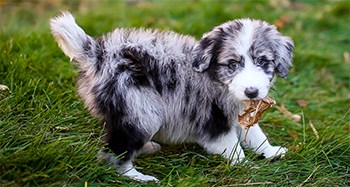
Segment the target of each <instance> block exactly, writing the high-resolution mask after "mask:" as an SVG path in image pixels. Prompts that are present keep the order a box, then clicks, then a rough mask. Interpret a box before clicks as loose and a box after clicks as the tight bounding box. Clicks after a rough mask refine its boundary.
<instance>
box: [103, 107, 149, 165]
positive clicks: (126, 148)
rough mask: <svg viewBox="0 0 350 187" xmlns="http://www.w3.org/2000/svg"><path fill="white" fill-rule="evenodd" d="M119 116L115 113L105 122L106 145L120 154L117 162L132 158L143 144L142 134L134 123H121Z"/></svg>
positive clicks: (120, 162) (121, 162)
mask: <svg viewBox="0 0 350 187" xmlns="http://www.w3.org/2000/svg"><path fill="white" fill-rule="evenodd" d="M121 118H122V116H121V115H120V114H118V113H117V114H114V116H113V117H111V118H110V119H109V120H108V121H107V122H106V125H107V126H108V127H107V133H108V134H107V136H108V139H107V143H108V144H107V147H108V148H109V149H111V150H112V151H113V152H114V153H115V154H116V155H117V156H120V160H119V164H123V163H124V162H125V161H128V160H130V159H132V158H133V156H134V155H135V153H136V152H137V151H139V150H140V149H141V148H142V146H143V145H144V144H145V136H144V134H143V133H142V132H141V131H140V130H139V129H137V128H136V127H135V125H134V124H129V123H122V122H121Z"/></svg>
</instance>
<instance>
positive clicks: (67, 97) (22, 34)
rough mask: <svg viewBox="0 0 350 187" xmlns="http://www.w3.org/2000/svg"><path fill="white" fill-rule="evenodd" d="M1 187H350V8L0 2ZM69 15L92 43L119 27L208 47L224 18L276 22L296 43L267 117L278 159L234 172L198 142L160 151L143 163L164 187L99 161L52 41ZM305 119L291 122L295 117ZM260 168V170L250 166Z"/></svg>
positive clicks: (96, 134) (96, 133) (92, 131)
mask: <svg viewBox="0 0 350 187" xmlns="http://www.w3.org/2000/svg"><path fill="white" fill-rule="evenodd" d="M0 8H1V9H0V26H1V28H0V84H1V85H6V86H7V87H8V88H9V90H1V91H0V148H1V150H0V185H1V186H83V185H84V186H86V185H87V186H123V185H125V186H200V185H204V186H229V185H231V186H251V185H261V186H304V185H305V186H321V185H324V186H348V185H350V184H349V181H350V174H349V166H350V158H349V157H350V156H349V155H350V152H349V149H350V138H349V137H350V136H349V132H350V127H349V126H350V114H349V112H350V111H349V109H350V24H349V22H350V1H345V0H344V1H333V0H328V1H326V0H321V1H316V0H310V1H298V0H266V1H223V0H221V1H205V0H188V1H185V0H181V1H180V0H173V1H170V0H165V1H161V0H153V1H151V0H150V1H146V0H125V1H111V0H109V1H104V0H102V1H97V0H81V1H69V0H48V1H16V0H15V1H3V0H0ZM61 10H69V11H70V12H72V13H73V14H74V15H75V17H76V21H77V23H78V24H79V25H80V26H81V27H82V28H84V30H85V31H86V32H87V33H88V34H89V35H91V36H100V35H102V34H104V33H106V32H108V31H111V30H112V29H114V28H117V27H146V28H159V29H162V30H174V31H176V32H179V33H181V34H189V35H193V36H195V37H196V38H197V39H200V37H201V36H202V34H203V33H205V32H208V31H210V30H211V29H212V28H213V27H214V26H217V25H219V24H221V23H223V22H225V21H228V20H232V19H236V18H242V17H250V18H255V19H262V20H265V21H267V22H269V23H271V24H275V25H276V26H277V27H278V29H279V30H280V31H281V32H282V33H283V34H284V35H287V36H290V37H291V38H292V39H293V40H294V42H295V46H296V48H295V55H294V67H293V68H292V70H291V72H290V74H289V77H288V78H287V79H278V80H277V82H276V86H275V88H274V89H273V90H272V92H271V94H270V95H271V96H272V97H273V98H274V99H276V100H277V103H278V107H275V108H273V109H270V110H269V111H268V112H267V113H265V114H264V118H263V119H262V120H261V126H262V128H263V129H264V130H265V131H266V132H267V133H268V135H269V139H270V140H271V142H272V143H273V144H279V145H283V146H285V147H288V148H289V152H288V153H287V155H286V156H285V157H284V158H283V159H281V160H278V161H276V162H273V163H272V162H270V161H269V160H264V159H263V160H261V159H258V157H257V156H256V155H254V154H251V153H249V152H248V154H247V160H248V161H249V163H250V164H248V165H237V166H233V167H230V166H229V164H227V162H225V161H224V160H223V159H221V157H220V156H216V155H208V154H206V153H205V152H204V151H203V150H202V149H201V148H200V147H199V146H197V145H186V144H184V145H179V146H163V149H162V150H161V151H160V152H159V153H156V154H155V155H145V156H141V157H139V158H138V159H136V161H135V163H136V166H137V167H138V169H139V170H140V171H142V172H144V173H146V174H151V175H155V176H156V177H157V178H159V179H160V180H161V182H160V183H159V184H154V183H138V182H135V181H131V180H129V179H127V178H124V177H122V176H119V175H117V174H116V173H115V172H114V171H113V170H112V169H110V168H109V166H107V165H103V164H100V163H97V162H96V153H97V152H98V150H99V149H100V147H101V143H100V137H101V136H102V134H103V130H102V128H101V125H100V124H99V123H98V121H97V120H96V119H94V118H92V117H91V116H90V115H89V113H88V111H86V109H84V106H83V104H82V102H81V101H80V99H79V98H78V97H77V95H76V91H75V81H76V77H77V74H76V68H75V66H74V65H73V64H71V63H70V62H69V59H68V58H67V57H65V56H64V54H63V53H62V52H61V50H60V49H59V48H58V46H57V44H56V43H55V41H54V39H53V37H52V36H51V34H50V29H49V24H48V23H49V19H50V18H51V17H53V16H56V15H58V14H59V12H60V11H61ZM289 112H290V113H291V114H297V115H300V116H301V117H302V119H301V120H300V121H296V120H293V119H292V118H291V115H290V114H289ZM252 166H254V167H252Z"/></svg>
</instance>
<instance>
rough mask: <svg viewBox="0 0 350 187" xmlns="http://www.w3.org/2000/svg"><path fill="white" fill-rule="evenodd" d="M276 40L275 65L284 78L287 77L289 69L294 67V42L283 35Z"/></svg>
mask: <svg viewBox="0 0 350 187" xmlns="http://www.w3.org/2000/svg"><path fill="white" fill-rule="evenodd" d="M275 42H276V57H275V67H276V71H277V74H278V75H279V76H281V77H282V78H286V77H287V75H288V71H289V69H290V68H291V67H292V58H293V50H294V44H293V41H292V40H291V39H290V38H289V37H286V36H281V37H279V38H278V39H277V41H275Z"/></svg>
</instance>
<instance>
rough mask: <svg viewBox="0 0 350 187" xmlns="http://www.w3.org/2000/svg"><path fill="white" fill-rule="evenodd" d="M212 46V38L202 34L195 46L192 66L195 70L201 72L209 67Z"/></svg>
mask: <svg viewBox="0 0 350 187" xmlns="http://www.w3.org/2000/svg"><path fill="white" fill-rule="evenodd" d="M213 46H214V40H212V39H211V38H210V37H208V36H204V37H203V38H202V39H201V40H200V41H199V44H198V45H197V46H196V48H195V54H196V56H195V58H194V61H193V64H192V67H193V69H194V70H195V71H197V72H203V71H205V70H206V69H208V68H209V64H210V61H211V59H212V54H211V51H212V50H211V49H212V48H213Z"/></svg>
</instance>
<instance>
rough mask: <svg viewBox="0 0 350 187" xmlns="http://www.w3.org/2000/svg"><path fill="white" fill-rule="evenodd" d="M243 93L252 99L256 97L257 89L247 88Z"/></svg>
mask: <svg viewBox="0 0 350 187" xmlns="http://www.w3.org/2000/svg"><path fill="white" fill-rule="evenodd" d="M244 93H245V95H246V96H247V97H248V98H249V99H253V98H255V97H256V96H258V94H259V90H258V89H257V88H254V87H249V88H246V89H245V90H244Z"/></svg>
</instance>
